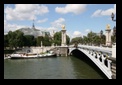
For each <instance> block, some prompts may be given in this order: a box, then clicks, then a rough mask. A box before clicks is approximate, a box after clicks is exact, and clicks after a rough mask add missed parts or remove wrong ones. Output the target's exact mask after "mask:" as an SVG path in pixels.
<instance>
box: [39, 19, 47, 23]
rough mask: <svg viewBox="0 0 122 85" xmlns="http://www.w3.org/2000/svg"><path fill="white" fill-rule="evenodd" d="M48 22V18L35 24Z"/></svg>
mask: <svg viewBox="0 0 122 85" xmlns="http://www.w3.org/2000/svg"><path fill="white" fill-rule="evenodd" d="M47 20H48V18H45V19H42V20H38V21H37V23H44V22H46V21H47Z"/></svg>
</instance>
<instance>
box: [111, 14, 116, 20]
mask: <svg viewBox="0 0 122 85" xmlns="http://www.w3.org/2000/svg"><path fill="white" fill-rule="evenodd" d="M114 16H115V15H114V13H112V14H111V18H112V21H116V19H114Z"/></svg>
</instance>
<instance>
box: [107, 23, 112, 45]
mask: <svg viewBox="0 0 122 85" xmlns="http://www.w3.org/2000/svg"><path fill="white" fill-rule="evenodd" d="M106 46H111V29H110V25H107V26H106Z"/></svg>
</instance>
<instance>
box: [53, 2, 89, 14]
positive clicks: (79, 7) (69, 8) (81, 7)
mask: <svg viewBox="0 0 122 85" xmlns="http://www.w3.org/2000/svg"><path fill="white" fill-rule="evenodd" d="M86 6H87V5H86V4H67V5H66V6H65V7H56V8H55V11H56V12H57V13H60V14H66V13H70V12H71V13H74V14H80V13H83V12H84V11H85V10H86Z"/></svg>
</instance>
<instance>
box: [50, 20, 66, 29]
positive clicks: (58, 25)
mask: <svg viewBox="0 0 122 85" xmlns="http://www.w3.org/2000/svg"><path fill="white" fill-rule="evenodd" d="M64 22H65V19H64V18H59V19H57V20H55V21H54V22H51V25H52V27H55V28H61V25H63V24H64Z"/></svg>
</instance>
